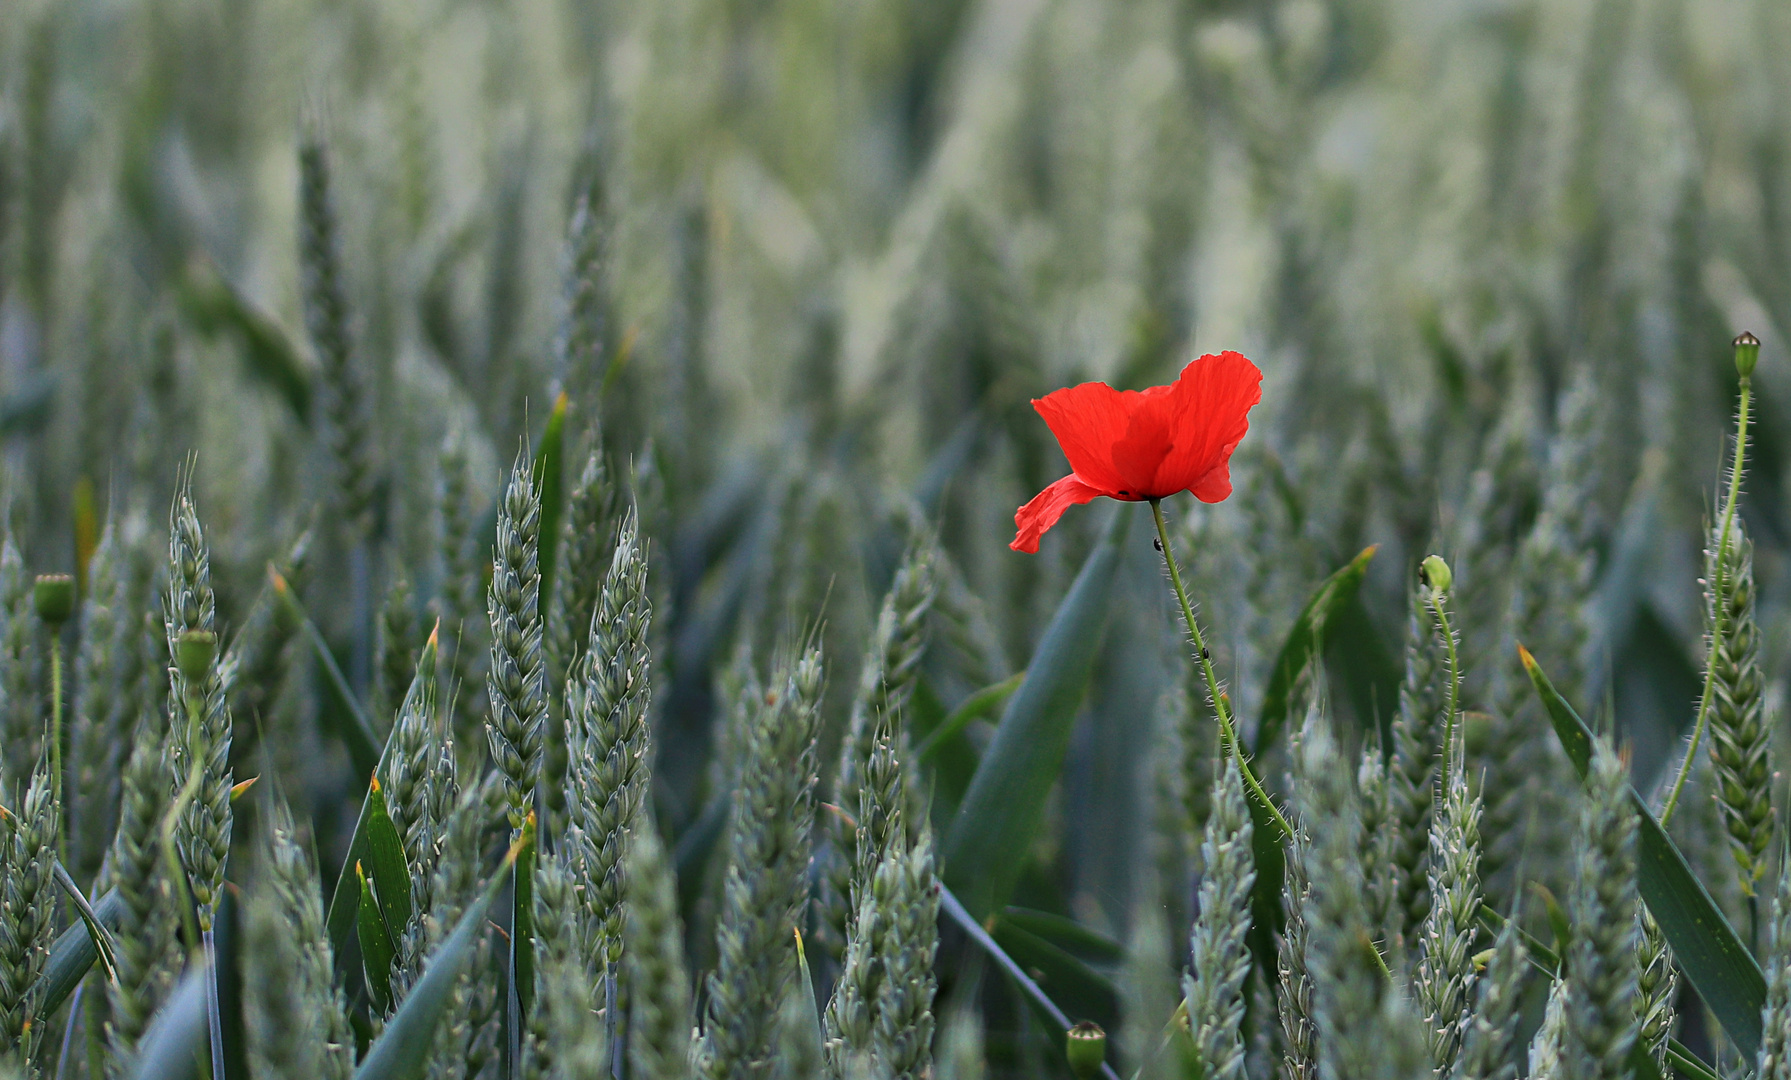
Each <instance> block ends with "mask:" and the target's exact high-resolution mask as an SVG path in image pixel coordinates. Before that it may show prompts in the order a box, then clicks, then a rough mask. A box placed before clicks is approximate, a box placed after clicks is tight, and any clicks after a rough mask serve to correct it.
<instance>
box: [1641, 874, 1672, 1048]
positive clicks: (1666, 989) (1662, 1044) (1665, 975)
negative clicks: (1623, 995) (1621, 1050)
mask: <svg viewBox="0 0 1791 1080" xmlns="http://www.w3.org/2000/svg"><path fill="white" fill-rule="evenodd" d="M1637 919H1638V924H1639V925H1638V926H1637V933H1636V1021H1637V1029H1636V1038H1638V1039H1640V1040H1641V1043H1642V1045H1643V1046H1646V1047H1647V1048H1648V1052H1649V1053H1651V1054H1653V1055H1654V1061H1655V1065H1656V1066H1657V1067H1659V1068H1660V1069H1662V1070H1663V1071H1664V1070H1665V1069H1666V1067H1667V1065H1666V1061H1667V1038H1668V1037H1669V1036H1670V1035H1672V1033H1673V1022H1674V1021H1675V1020H1677V1019H1678V1012H1677V1010H1676V1008H1675V1006H1674V1002H1675V1000H1676V999H1677V997H1678V992H1679V969H1678V968H1677V967H1675V966H1674V964H1673V952H1672V950H1671V949H1669V948H1668V947H1667V939H1666V935H1665V934H1663V933H1662V932H1661V929H1660V925H1659V924H1658V923H1656V922H1655V921H1654V916H1653V915H1651V914H1649V912H1648V909H1647V908H1646V907H1644V908H1642V909H1641V911H1640V913H1639V915H1638V917H1637Z"/></svg>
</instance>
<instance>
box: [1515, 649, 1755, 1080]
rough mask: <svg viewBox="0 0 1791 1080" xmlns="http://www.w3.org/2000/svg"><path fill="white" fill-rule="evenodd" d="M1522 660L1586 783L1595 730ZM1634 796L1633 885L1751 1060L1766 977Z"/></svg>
mask: <svg viewBox="0 0 1791 1080" xmlns="http://www.w3.org/2000/svg"><path fill="white" fill-rule="evenodd" d="M1518 655H1519V656H1520V657H1521V658H1522V660H1523V662H1524V668H1525V669H1526V670H1528V671H1529V673H1530V682H1531V683H1533V684H1534V685H1535V687H1536V695H1537V696H1538V697H1539V698H1541V699H1542V705H1543V708H1544V710H1545V711H1547V713H1548V717H1549V720H1550V721H1551V722H1552V723H1553V724H1554V728H1555V734H1556V736H1557V737H1559V738H1560V740H1561V747H1562V749H1564V750H1566V751H1567V757H1568V760H1570V761H1572V762H1573V767H1574V768H1575V769H1577V770H1578V771H1579V774H1580V778H1581V779H1582V780H1583V779H1585V776H1586V773H1587V771H1588V770H1589V769H1590V768H1591V765H1592V732H1591V729H1589V728H1587V727H1586V723H1585V721H1583V720H1581V719H1580V717H1579V714H1578V713H1576V712H1574V711H1573V706H1571V705H1569V704H1568V703H1567V701H1566V699H1564V698H1563V697H1561V695H1560V694H1559V693H1557V692H1556V691H1555V687H1554V684H1552V683H1550V682H1549V679H1548V676H1547V675H1545V674H1543V671H1542V667H1541V666H1540V665H1539V664H1537V663H1536V658H1535V657H1533V656H1531V655H1530V652H1529V650H1528V649H1525V648H1524V647H1523V646H1521V645H1520V646H1518ZM1629 796H1630V800H1631V802H1633V803H1634V805H1635V808H1636V817H1637V818H1638V819H1639V820H1640V826H1641V827H1640V830H1639V833H1640V835H1639V844H1638V845H1637V846H1638V848H1639V851H1638V854H1639V865H1638V867H1637V874H1636V886H1637V888H1638V889H1639V890H1640V892H1641V894H1642V901H1643V902H1644V903H1646V904H1647V905H1648V911H1649V913H1650V914H1652V915H1653V916H1654V921H1655V922H1657V923H1659V924H1660V929H1661V932H1662V933H1663V934H1665V935H1666V939H1667V944H1668V945H1670V946H1671V947H1672V949H1673V958H1674V959H1675V960H1677V961H1678V962H1679V968H1680V970H1681V971H1684V972H1685V977H1686V978H1687V979H1689V980H1691V984H1692V987H1693V989H1695V990H1697V992H1698V996H1699V997H1700V998H1702V999H1703V1001H1704V1004H1705V1005H1707V1006H1709V1008H1710V1011H1711V1012H1712V1013H1714V1014H1715V1016H1716V1018H1717V1021H1718V1022H1719V1023H1721V1024H1722V1026H1723V1030H1724V1031H1725V1032H1727V1033H1728V1035H1729V1038H1730V1039H1731V1040H1732V1041H1733V1042H1734V1043H1735V1045H1736V1047H1737V1048H1739V1049H1740V1050H1741V1053H1742V1059H1743V1060H1744V1061H1752V1060H1753V1059H1754V1056H1755V1054H1757V1053H1758V1052H1759V1049H1760V1010H1761V1008H1762V1007H1763V1006H1764V1005H1765V1003H1766V978H1765V976H1764V975H1762V974H1761V973H1760V965H1759V964H1758V963H1756V962H1755V960H1754V957H1753V955H1752V954H1751V953H1749V952H1748V950H1747V948H1746V947H1745V946H1743V945H1742V943H1741V939H1740V938H1739V937H1737V936H1736V934H1735V930H1734V928H1733V927H1731V926H1730V925H1729V920H1727V919H1725V918H1724V917H1723V913H1722V910H1721V909H1720V908H1718V907H1717V906H1716V902H1715V901H1714V900H1712V899H1711V898H1710V893H1709V892H1708V891H1707V890H1706V889H1705V888H1704V885H1703V883H1702V882H1700V881H1699V880H1698V879H1697V876H1696V875H1695V874H1693V873H1692V870H1691V865H1690V864H1689V863H1687V862H1686V861H1685V856H1684V855H1683V854H1681V853H1680V851H1679V848H1678V846H1677V845H1675V844H1674V843H1673V840H1672V838H1671V837H1669V836H1668V835H1667V833H1666V830H1665V829H1662V828H1661V827H1660V822H1659V821H1657V820H1655V817H1654V814H1653V812H1652V811H1650V810H1649V809H1648V804H1647V803H1645V802H1643V801H1642V797H1641V796H1640V795H1637V794H1636V792H1635V789H1634V788H1633V787H1632V788H1630V791H1629Z"/></svg>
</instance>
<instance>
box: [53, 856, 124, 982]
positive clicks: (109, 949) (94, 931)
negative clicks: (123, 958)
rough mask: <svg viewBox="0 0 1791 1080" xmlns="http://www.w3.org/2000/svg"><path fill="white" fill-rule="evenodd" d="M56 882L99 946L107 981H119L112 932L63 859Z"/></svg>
mask: <svg viewBox="0 0 1791 1080" xmlns="http://www.w3.org/2000/svg"><path fill="white" fill-rule="evenodd" d="M56 884H58V885H60V886H61V887H62V891H63V892H65V893H67V894H68V899H69V903H71V904H73V905H74V907H75V914H76V915H77V916H79V917H80V920H81V923H82V925H84V926H85V927H86V928H87V935H88V938H89V939H90V940H91V941H92V942H93V943H94V944H95V945H96V946H97V947H98V953H99V961H100V967H101V969H102V970H104V971H105V973H106V981H107V982H116V981H118V961H117V959H116V957H117V950H116V949H114V948H113V946H112V933H111V931H109V930H107V929H106V926H105V924H104V923H103V922H101V921H100V917H99V913H98V912H96V911H95V910H93V905H91V904H89V903H88V902H87V897H86V896H85V895H84V894H82V892H81V887H80V886H79V885H76V884H75V879H74V878H72V877H69V876H68V869H67V868H66V867H64V866H63V865H62V860H61V859H57V860H56ZM89 962H90V963H91V961H89Z"/></svg>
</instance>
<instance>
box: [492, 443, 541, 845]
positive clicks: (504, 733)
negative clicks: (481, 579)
mask: <svg viewBox="0 0 1791 1080" xmlns="http://www.w3.org/2000/svg"><path fill="white" fill-rule="evenodd" d="M540 532H541V502H540V499H539V498H538V497H537V495H536V493H535V482H534V480H533V463H532V462H531V461H530V460H529V456H528V454H527V453H526V452H520V453H518V454H517V456H516V463H515V464H514V465H513V466H512V467H511V469H510V484H509V486H508V487H507V488H505V489H504V497H503V501H502V503H501V504H500V506H499V509H498V526H497V546H496V547H495V548H494V549H493V554H492V567H491V591H490V598H489V600H488V601H487V604H486V610H487V613H488V615H489V619H490V624H491V666H490V667H489V668H488V669H487V671H486V673H485V694H486V698H487V699H488V702H489V708H490V712H489V718H488V719H487V721H486V725H485V736H486V743H487V745H489V746H490V748H491V757H492V760H493V761H494V762H496V764H497V769H498V774H499V776H501V777H502V778H503V783H504V799H505V806H506V813H507V814H508V815H509V818H510V827H511V828H512V829H520V828H522V823H523V819H524V818H526V817H528V815H529V814H530V813H531V812H533V811H534V809H535V799H536V786H537V785H538V783H539V782H540V779H541V739H542V728H543V725H544V724H545V722H546V716H547V691H546V687H545V685H544V684H543V682H542V670H541V596H540V593H541V571H540V565H539V554H540V548H539V541H540Z"/></svg>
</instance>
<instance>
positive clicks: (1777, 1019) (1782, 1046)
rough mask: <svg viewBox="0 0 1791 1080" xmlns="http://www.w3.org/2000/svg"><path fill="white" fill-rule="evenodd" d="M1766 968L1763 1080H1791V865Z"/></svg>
mask: <svg viewBox="0 0 1791 1080" xmlns="http://www.w3.org/2000/svg"><path fill="white" fill-rule="evenodd" d="M1761 959H1762V961H1763V962H1764V963H1763V964H1762V966H1763V967H1765V969H1766V1007H1765V1008H1764V1009H1763V1010H1762V1011H1761V1014H1760V1029H1761V1031H1760V1053H1759V1055H1758V1057H1757V1058H1756V1059H1755V1062H1754V1075H1755V1076H1756V1077H1758V1078H1759V1080H1787V1078H1791V863H1787V864H1786V865H1785V866H1784V867H1782V868H1781V869H1780V871H1779V881H1778V888H1777V890H1776V891H1775V892H1774V894H1773V898H1772V922H1771V924H1770V925H1769V929H1768V932H1767V940H1766V947H1765V950H1764V951H1763V952H1762V954H1761Z"/></svg>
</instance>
